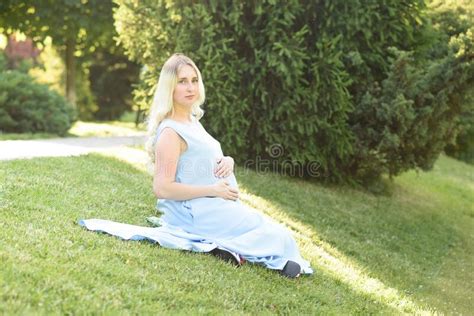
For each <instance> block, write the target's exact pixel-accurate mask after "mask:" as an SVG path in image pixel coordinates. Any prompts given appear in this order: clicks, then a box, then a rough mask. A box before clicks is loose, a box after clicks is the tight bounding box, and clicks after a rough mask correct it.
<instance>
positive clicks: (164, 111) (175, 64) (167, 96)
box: [145, 53, 206, 172]
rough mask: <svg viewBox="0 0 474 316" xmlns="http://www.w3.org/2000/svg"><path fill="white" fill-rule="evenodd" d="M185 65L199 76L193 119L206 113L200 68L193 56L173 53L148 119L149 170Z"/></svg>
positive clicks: (170, 114) (171, 113) (156, 92)
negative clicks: (197, 95) (158, 135)
mask: <svg viewBox="0 0 474 316" xmlns="http://www.w3.org/2000/svg"><path fill="white" fill-rule="evenodd" d="M184 65H189V66H191V67H193V68H194V70H195V71H196V74H197V76H198V89H199V97H198V99H197V100H196V102H194V104H193V105H192V107H191V116H192V117H191V119H195V120H200V119H201V117H202V116H203V115H204V111H203V110H202V109H201V105H202V104H203V103H204V100H205V98H206V96H205V91H204V84H203V82H202V76H201V72H200V71H199V68H198V67H197V66H196V64H194V62H193V61H192V60H191V58H189V57H187V56H185V55H183V54H180V53H176V54H173V55H172V56H171V57H170V58H168V60H167V61H166V62H165V63H164V65H163V67H162V68H161V72H160V78H159V79H158V83H157V85H156V90H155V94H154V96H153V102H152V105H151V109H150V114H149V115H148V119H147V126H148V128H147V130H148V140H147V141H146V143H145V149H146V151H147V153H148V156H149V158H150V161H149V164H148V170H149V171H150V172H152V170H153V166H154V163H155V146H156V136H157V135H156V134H157V130H158V126H159V125H160V123H161V121H163V120H164V119H165V118H167V117H169V116H172V115H173V114H174V107H173V93H174V89H175V87H176V84H177V82H178V72H179V70H180V69H181V67H182V66H184Z"/></svg>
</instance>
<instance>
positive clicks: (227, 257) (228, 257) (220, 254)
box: [210, 248, 243, 266]
mask: <svg viewBox="0 0 474 316" xmlns="http://www.w3.org/2000/svg"><path fill="white" fill-rule="evenodd" d="M210 253H211V254H212V255H214V256H216V257H217V258H219V259H222V260H224V261H226V262H229V263H232V264H233V265H236V266H240V265H242V263H243V260H241V259H240V257H237V256H238V255H237V254H233V253H231V252H229V251H227V250H223V249H219V248H214V249H212V250H211V251H210Z"/></svg>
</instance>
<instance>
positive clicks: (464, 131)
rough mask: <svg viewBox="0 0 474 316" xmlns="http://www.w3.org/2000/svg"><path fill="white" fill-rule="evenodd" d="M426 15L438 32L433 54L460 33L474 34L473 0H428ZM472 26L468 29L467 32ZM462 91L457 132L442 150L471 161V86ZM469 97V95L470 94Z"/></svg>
mask: <svg viewBox="0 0 474 316" xmlns="http://www.w3.org/2000/svg"><path fill="white" fill-rule="evenodd" d="M429 8H430V10H429V16H430V19H431V21H432V24H433V27H434V28H435V29H436V30H437V31H438V32H437V42H436V44H435V45H433V48H434V49H433V53H434V54H433V55H442V54H444V53H445V52H446V51H447V50H448V44H449V41H450V40H451V39H454V40H456V38H459V36H469V34H470V37H471V40H472V37H473V35H472V34H473V31H474V28H473V21H474V2H472V1H452V0H450V1H444V0H435V1H431V3H430V5H429ZM470 29H471V31H469V30H470ZM465 94H466V95H467V96H468V97H467V98H465V102H466V103H467V110H466V111H465V112H463V113H462V114H461V118H460V121H459V125H460V128H459V129H460V132H459V134H458V135H457V137H456V140H455V142H454V143H453V144H449V145H448V146H446V147H445V152H446V153H447V154H448V155H449V156H452V157H454V158H457V159H461V160H464V161H465V162H468V163H471V164H472V163H474V85H472V86H471V87H470V89H468V90H467V91H466V92H465ZM469 96H470V97H469Z"/></svg>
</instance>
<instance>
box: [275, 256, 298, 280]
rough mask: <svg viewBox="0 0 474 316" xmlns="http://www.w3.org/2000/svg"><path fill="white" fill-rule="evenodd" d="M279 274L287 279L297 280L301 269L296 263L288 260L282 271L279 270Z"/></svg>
mask: <svg viewBox="0 0 474 316" xmlns="http://www.w3.org/2000/svg"><path fill="white" fill-rule="evenodd" d="M280 273H281V275H283V276H285V277H287V278H291V279H294V278H297V277H299V276H300V273H301V267H300V265H299V264H297V263H296V262H294V261H291V260H288V262H287V263H286V265H285V267H284V268H283V270H281V272H280Z"/></svg>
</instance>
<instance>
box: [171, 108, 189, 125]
mask: <svg viewBox="0 0 474 316" xmlns="http://www.w3.org/2000/svg"><path fill="white" fill-rule="evenodd" d="M169 118H170V119H173V120H175V121H178V122H183V123H190V122H192V120H191V112H190V111H186V110H183V109H180V108H175V109H174V112H173V114H171V115H170V116H169Z"/></svg>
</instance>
